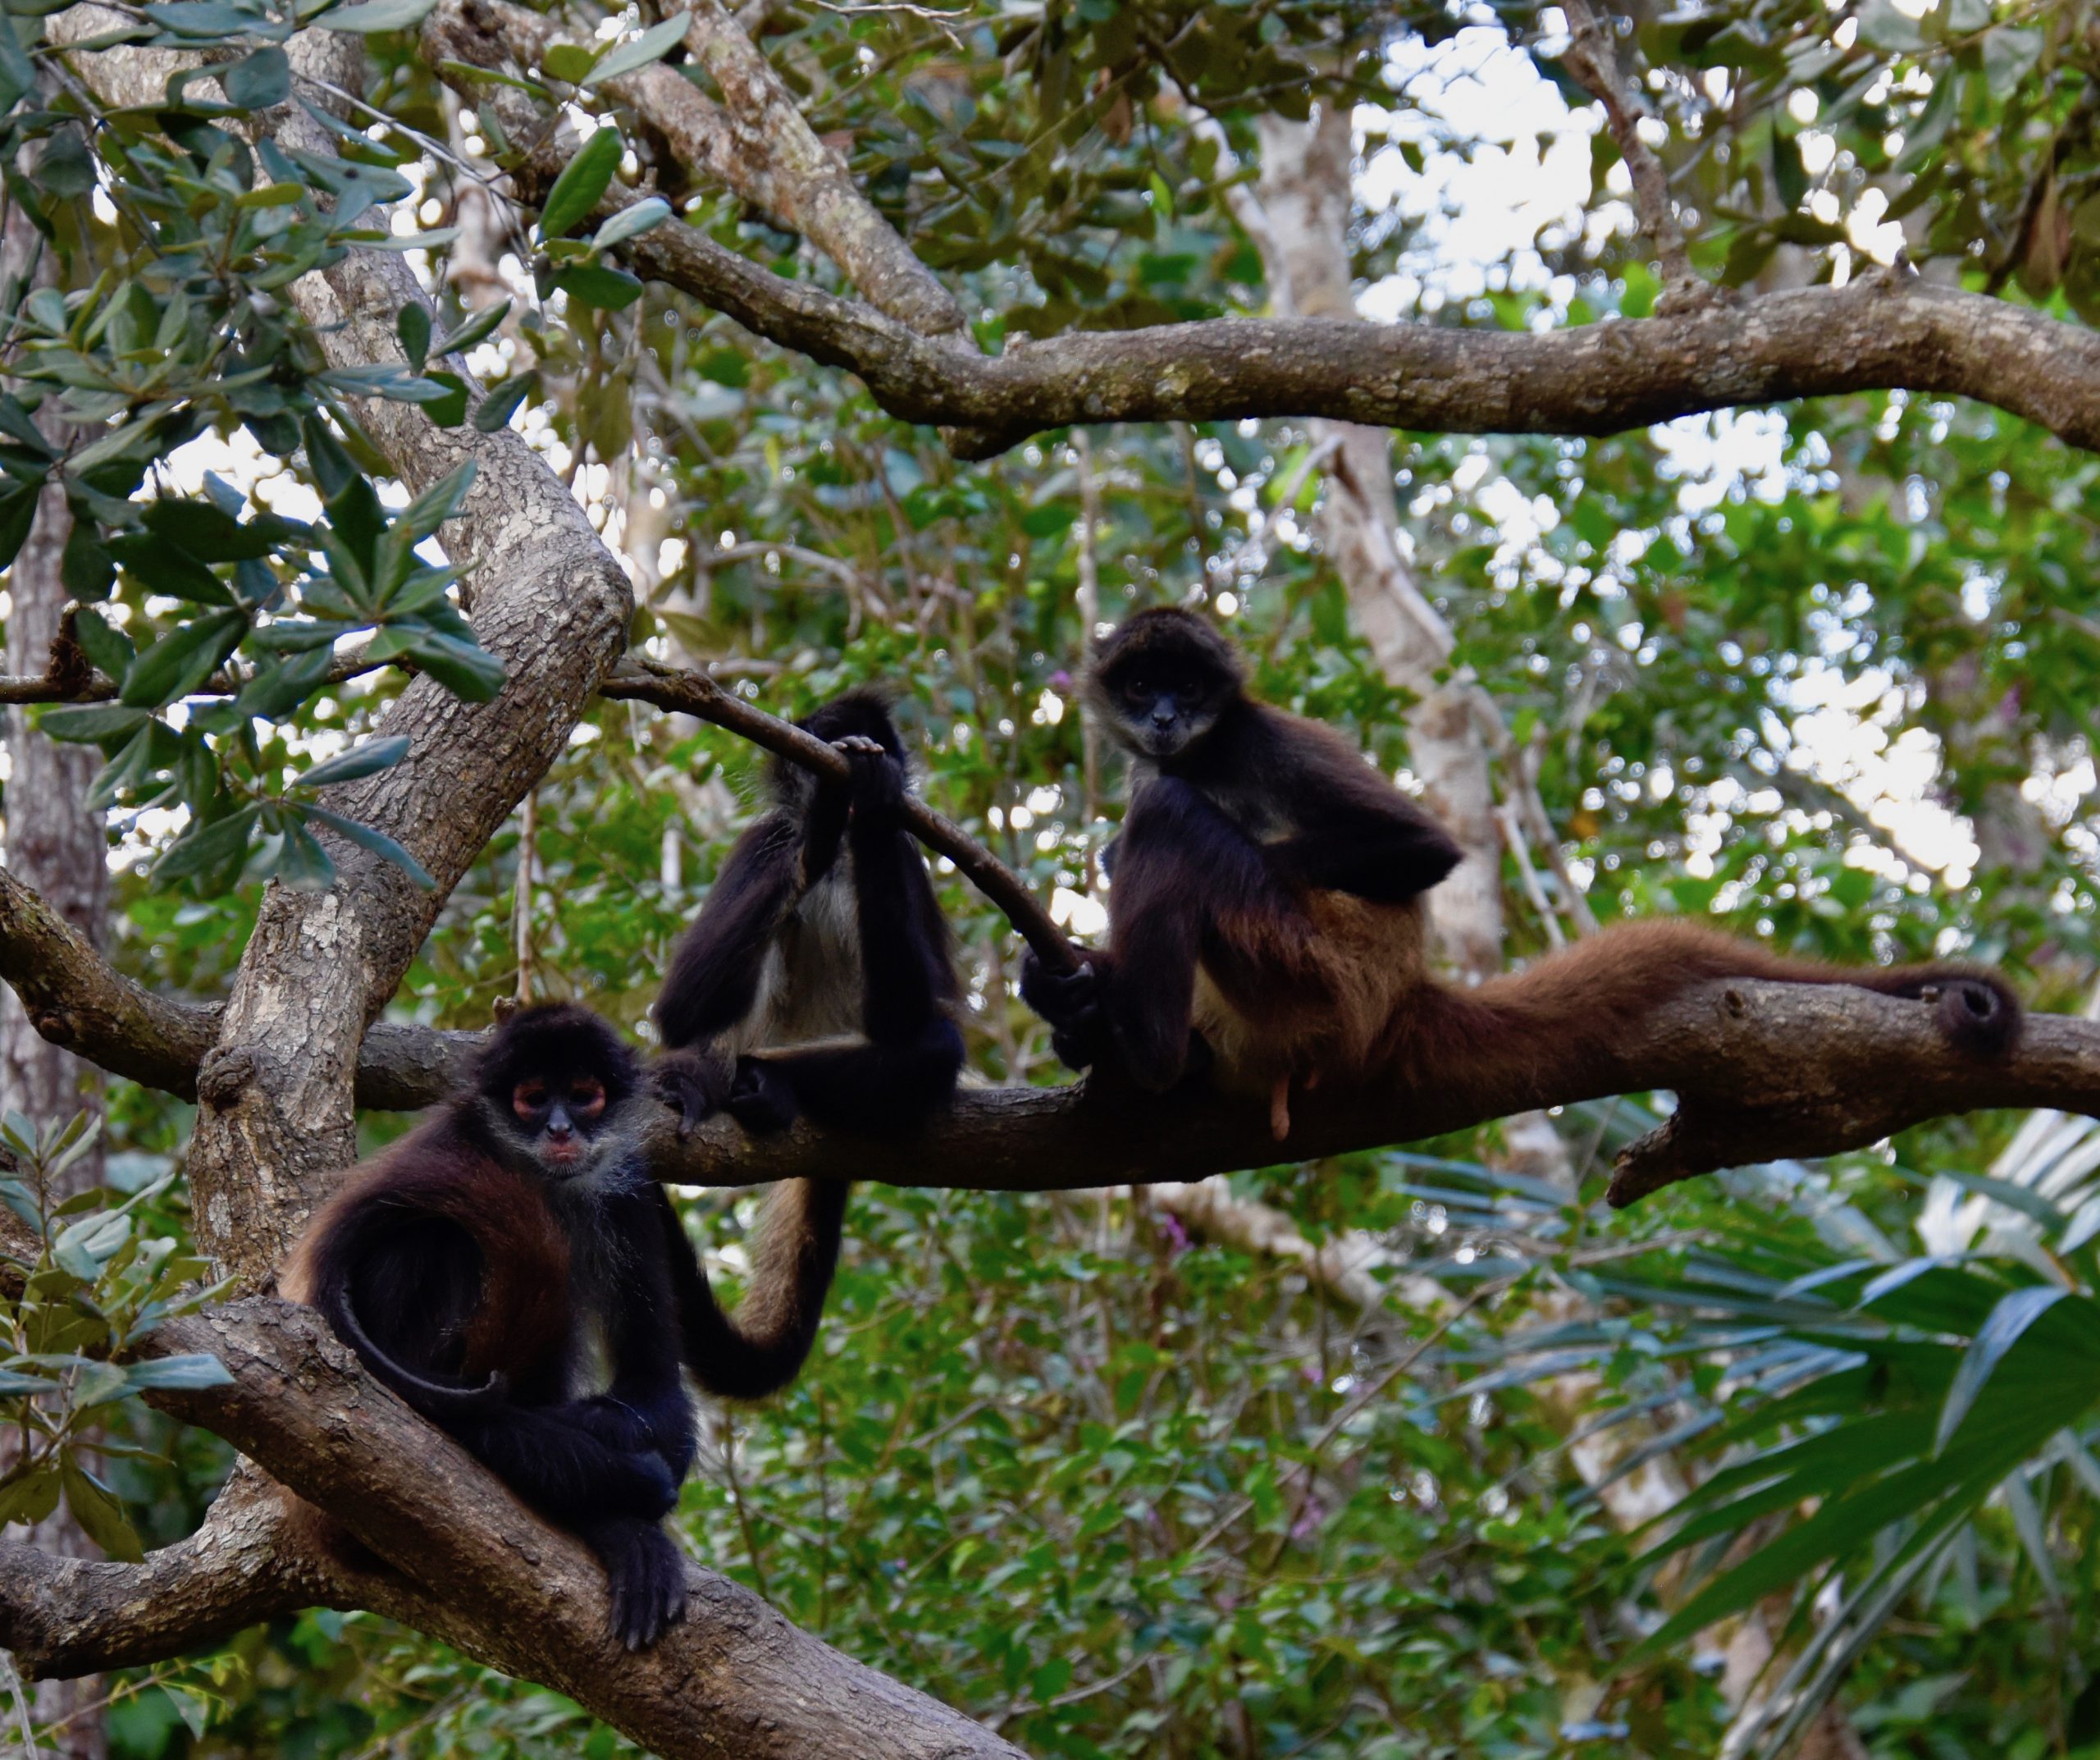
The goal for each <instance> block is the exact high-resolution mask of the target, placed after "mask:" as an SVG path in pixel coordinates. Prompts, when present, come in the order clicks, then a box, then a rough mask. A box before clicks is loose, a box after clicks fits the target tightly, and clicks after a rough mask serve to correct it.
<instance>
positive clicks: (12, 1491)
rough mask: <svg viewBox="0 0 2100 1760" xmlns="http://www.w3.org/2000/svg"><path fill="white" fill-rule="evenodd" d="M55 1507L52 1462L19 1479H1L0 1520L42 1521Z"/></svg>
mask: <svg viewBox="0 0 2100 1760" xmlns="http://www.w3.org/2000/svg"><path fill="white" fill-rule="evenodd" d="M57 1507H58V1469H57V1465H55V1464H53V1463H51V1462H48V1461H47V1462H45V1463H44V1464H43V1465H39V1466H37V1467H35V1468H33V1469H32V1470H30V1471H28V1472H26V1473H24V1474H22V1475H21V1478H19V1479H0V1524H5V1523H7V1522H23V1523H28V1524H32V1525H33V1524H34V1523H37V1522H40V1521H43V1520H44V1519H45V1518H46V1517H48V1515H50V1514H51V1512H52V1511H53V1510H55V1509H57Z"/></svg>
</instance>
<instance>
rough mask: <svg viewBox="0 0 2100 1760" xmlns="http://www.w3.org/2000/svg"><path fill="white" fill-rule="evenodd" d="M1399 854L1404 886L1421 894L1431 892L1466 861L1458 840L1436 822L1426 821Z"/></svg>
mask: <svg viewBox="0 0 2100 1760" xmlns="http://www.w3.org/2000/svg"><path fill="white" fill-rule="evenodd" d="M1395 855H1396V857H1397V858H1398V861H1399V868H1400V876H1399V877H1400V879H1401V881H1402V883H1403V884H1404V885H1408V886H1411V887H1413V889H1415V890H1416V891H1418V892H1427V891H1428V890H1429V889H1430V888H1431V887H1432V886H1434V885H1437V884H1438V883H1439V882H1440V881H1441V880H1444V879H1445V876H1446V875H1449V873H1450V871H1451V870H1452V869H1454V868H1455V867H1456V866H1458V865H1459V863H1460V862H1463V861H1464V860H1465V859H1466V853H1465V851H1463V849H1461V848H1459V845H1458V842H1457V840H1456V839H1454V838H1453V836H1452V835H1451V834H1450V833H1449V831H1447V830H1445V829H1444V827H1443V826H1442V825H1439V824H1437V823H1436V821H1435V820H1433V819H1425V820H1424V821H1422V823H1421V825H1418V827H1417V828H1416V835H1415V837H1414V838H1413V839H1409V840H1408V841H1405V842H1404V843H1402V845H1401V846H1400V848H1399V849H1398V850H1397V851H1395Z"/></svg>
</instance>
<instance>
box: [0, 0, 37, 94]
mask: <svg viewBox="0 0 2100 1760" xmlns="http://www.w3.org/2000/svg"><path fill="white" fill-rule="evenodd" d="M35 89H36V65H35V63H34V62H32V61H30V58H29V57H28V55H27V54H26V53H24V51H23V48H22V39H21V38H20V37H18V36H16V34H15V21H13V20H12V19H11V18H9V17H8V16H7V15H6V14H5V13H0V111H8V110H11V109H13V108H14V107H15V106H16V104H18V103H21V101H22V100H23V99H24V98H26V97H28V96H29V95H30V93H32V92H34V90H35Z"/></svg>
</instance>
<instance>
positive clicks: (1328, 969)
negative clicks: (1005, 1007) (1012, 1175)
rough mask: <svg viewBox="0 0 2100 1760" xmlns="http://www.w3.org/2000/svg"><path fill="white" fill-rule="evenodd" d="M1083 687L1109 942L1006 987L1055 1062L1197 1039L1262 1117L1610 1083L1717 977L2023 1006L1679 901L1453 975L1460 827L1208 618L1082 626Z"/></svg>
mask: <svg viewBox="0 0 2100 1760" xmlns="http://www.w3.org/2000/svg"><path fill="white" fill-rule="evenodd" d="M1087 701H1088V706H1089V713H1091V714H1092V715H1095V716H1098V718H1099V720H1100V722H1101V724H1102V725H1103V726H1104V727H1105V728H1106V729H1107V732H1108V734H1109V735H1110V737H1112V738H1114V739H1115V740H1116V743H1118V744H1120V745H1121V746H1122V747H1123V748H1124V750H1125V752H1128V753H1129V754H1130V757H1131V760H1132V765H1133V775H1134V787H1133V793H1132V797H1131V801H1130V810H1129V811H1128V812H1127V813H1126V814H1125V817H1124V821H1123V829H1122V832H1121V835H1120V836H1119V837H1118V838H1117V839H1116V842H1115V843H1114V845H1113V846H1112V855H1113V857H1114V860H1113V864H1112V878H1113V882H1114V884H1113V885H1112V889H1111V891H1110V894H1109V899H1108V918H1109V946H1108V949H1107V951H1106V952H1105V953H1089V956H1088V961H1089V963H1088V965H1087V966H1086V967H1085V968H1084V969H1082V970H1081V971H1079V972H1077V973H1075V974H1072V975H1069V976H1066V975H1061V974H1058V973H1054V972H1052V971H1049V970H1048V969H1047V968H1046V967H1043V966H1042V965H1041V964H1040V963H1039V962H1038V961H1037V960H1036V959H1035V958H1034V955H1033V954H1031V955H1029V958H1027V960H1026V961H1025V962H1024V964H1023V967H1022V977H1021V990H1022V994H1024V995H1025V997H1026V998H1027V999H1028V1000H1029V1003H1030V1004H1031V1005H1032V1006H1034V1008H1035V1009H1036V1010H1037V1011H1038V1012H1039V1013H1041V1014H1042V1015H1043V1017H1044V1018H1045V1019H1046V1020H1048V1021H1049V1022H1050V1023H1051V1025H1052V1027H1053V1028H1055V1029H1056V1030H1057V1031H1056V1036H1055V1041H1054V1042H1055V1044H1056V1045H1057V1050H1058V1053H1059V1054H1060V1055H1061V1056H1062V1057H1063V1058H1065V1060H1066V1062H1067V1063H1071V1064H1072V1065H1074V1066H1075V1067H1084V1066H1085V1065H1086V1064H1088V1063H1090V1062H1093V1060H1094V1059H1095V1058H1097V1057H1100V1056H1103V1055H1106V1056H1107V1058H1108V1059H1109V1060H1110V1061H1112V1063H1115V1064H1116V1065H1117V1066H1118V1067H1120V1068H1121V1070H1122V1071H1123V1072H1126V1073H1127V1074H1128V1075H1129V1076H1130V1078H1131V1079H1132V1080H1134V1081H1135V1082H1137V1084H1138V1085H1139V1086H1141V1087H1144V1088H1147V1089H1150V1090H1154V1091H1160V1090H1165V1089H1166V1088H1169V1087H1171V1086H1173V1085H1174V1084H1175V1083H1176V1081H1180V1079H1181V1077H1182V1076H1183V1074H1184V1073H1185V1071H1186V1070H1187V1069H1188V1068H1189V1063H1190V1059H1191V1056H1192V1054H1193V1055H1194V1057H1195V1058H1197V1059H1198V1061H1207V1062H1208V1063H1209V1064H1210V1065H1211V1076H1212V1082H1213V1084H1214V1086H1217V1087H1218V1088H1219V1089H1221V1090H1224V1091H1228V1092H1241V1093H1249V1094H1255V1095H1266V1096H1267V1099H1268V1101H1269V1113H1270V1127H1271V1131H1272V1132H1273V1133H1274V1135H1275V1136H1276V1138H1277V1140H1278V1141H1281V1140H1282V1139H1283V1138H1284V1137H1285V1136H1287V1135H1288V1134H1289V1131H1290V1091H1291V1086H1292V1085H1293V1084H1294V1083H1296V1084H1297V1085H1298V1086H1300V1087H1303V1088H1310V1087H1312V1086H1315V1085H1316V1084H1317V1083H1318V1082H1319V1081H1322V1080H1331V1081H1335V1082H1345V1083H1351V1084H1356V1083H1362V1082H1363V1081H1367V1080H1369V1079H1372V1078H1374V1077H1393V1078H1396V1079H1397V1080H1399V1081H1401V1082H1404V1083H1405V1084H1407V1085H1408V1086H1415V1087H1423V1086H1431V1085H1435V1084H1437V1083H1445V1084H1453V1083H1469V1084H1470V1083H1476V1082H1488V1083H1495V1084H1498V1085H1499V1086H1500V1091H1504V1092H1506V1091H1507V1090H1508V1086H1509V1084H1510V1083H1512V1082H1514V1083H1518V1084H1522V1083H1525V1082H1529V1083H1531V1084H1532V1086H1534V1088H1535V1089H1536V1091H1537V1092H1538V1093H1539V1095H1541V1104H1543V1103H1544V1102H1545V1100H1546V1099H1550V1098H1552V1097H1553V1096H1554V1094H1555V1092H1559V1094H1561V1095H1565V1094H1566V1093H1567V1092H1568V1091H1569V1090H1570V1088H1571V1086H1573V1085H1582V1084H1588V1085H1591V1087H1592V1091H1600V1092H1601V1091H1610V1090H1609V1081H1610V1078H1611V1076H1612V1072H1613V1069H1614V1065H1613V1063H1612V1054H1613V1049H1614V1045H1617V1044H1618V1043H1619V1042H1620V1041H1621V1040H1622V1038H1623V1029H1625V1028H1626V1027H1628V1026H1630V1025H1631V1024H1632V1022H1635V1021H1637V1019H1638V1018H1639V1017H1641V1015H1642V1014H1644V1013H1646V1012H1647V1011H1648V1010H1650V1009H1651V1008H1654V1007H1655V1005H1656V1004H1657V1003H1661V1002H1664V1001H1666V1000H1668V999H1669V998H1671V997H1672V996H1674V995H1677V994H1680V993H1681V992H1682V991H1683V990H1687V989H1688V988H1690V987H1691V985H1696V984H1698V983H1701V982H1703V981H1706V980H1708V979H1712V978H1723V977H1743V978H1769V979H1777V980H1781V981H1787V982H1792V983H1796V984H1851V985H1860V986H1861V987H1862V988H1865V989H1867V990H1878V991H1880V992H1882V993H1883V994H1887V995H1895V996H1905V997H1911V998H1914V999H1920V1000H1924V1001H1929V1002H1930V1003H1933V1006H1934V1008H1935V1009H1936V1011H1937V1015H1938V1021H1939V1023H1940V1025H1941V1026H1942V1028H1943V1031H1945V1032H1946V1033H1947V1035H1948V1037H1949V1039H1950V1040H1952V1042H1953V1043H1955V1044H1956V1045H1960V1046H1961V1047H1962V1048H1963V1049H1966V1050H1968V1051H1970V1052H1972V1053H1974V1054H1977V1055H1979V1056H1991V1055H1995V1054H1999V1053H2001V1052H2002V1051H2003V1050H2004V1049H2006V1047H2007V1046H2009V1045H2011V1042H2012V1040H2013V1039H2014V1037H2015V1036H2016V1035H2017V1033H2018V1031H2019V1029H2020V1003H2019V999H2017V998H2016V996H2015V995H2014V994H2013V993H2012V991H2011V989H2010V988H2009V987H2008V986H2007V985H2006V982H2005V981H2004V980H2003V979H2002V978H2001V977H1999V976H1997V974H1996V973H1994V972H1990V971H1980V970H1978V969H1976V968H1974V967H1966V966H1958V965H1929V966H1897V967H1837V966H1824V965H1818V964H1815V963H1812V962H1806V961H1801V960H1793V959H1787V958H1782V957H1780V956H1779V955H1777V954H1774V953H1769V952H1767V951H1766V950H1765V949H1763V948H1761V947H1759V946H1757V945H1755V944H1753V943H1749V942H1744V941H1738V940H1737V939H1733V937H1731V936H1728V935H1721V934H1719V933H1717V932H1715V931H1714V930H1710V929H1704V928H1701V927H1698V926H1695V925H1692V924H1689V923H1682V922H1644V923H1634V924H1628V925H1627V926H1623V927H1621V928H1617V929H1613V930H1609V931H1608V932H1606V933H1605V934H1603V935H1595V936H1592V937H1590V938H1589V939H1586V940H1583V941H1581V942H1578V943H1577V944H1575V945H1574V946H1573V947H1571V948H1568V949H1565V950H1564V951H1563V952H1561V953H1556V954H1554V956H1552V957H1551V958H1547V959H1544V960H1541V961H1540V962H1538V963H1537V964H1536V965H1534V966H1532V967H1530V968H1528V969H1527V970H1526V971H1521V972H1518V973H1514V974H1513V975H1510V976H1504V977H1499V978H1495V979H1494V980H1491V981H1490V982H1488V983H1486V984H1483V985H1481V986H1479V988H1477V989H1476V990H1453V989H1450V988H1448V987H1446V986H1445V985H1440V984H1439V983H1437V982H1436V980H1435V979H1434V978H1433V977H1431V976H1430V974H1429V971H1428V967H1427V953H1426V950H1425V943H1426V933H1425V919H1424V910H1423V905H1422V894H1424V893H1426V892H1427V891H1428V890H1429V889H1430V888H1431V887H1432V886H1434V885H1436V884H1437V882H1439V881H1440V880H1442V879H1443V878H1444V877H1445V875H1447V874H1448V873H1449V872H1450V871H1451V870H1452V869H1453V868H1454V866H1457V864H1458V862H1459V848H1458V846H1457V845H1456V844H1455V843H1453V842H1452V840H1451V839H1450V837H1449V834H1447V833H1446V832H1445V830H1444V828H1443V827H1442V826H1441V825H1439V824H1438V823H1437V822H1436V820H1435V819H1434V818H1433V817H1431V815H1430V814H1429V813H1428V812H1427V811H1425V810H1424V809H1423V808H1422V807H1419V806H1418V805H1417V804H1416V803H1415V802H1413V801H1412V800H1410V799H1409V798H1408V797H1407V796H1406V795H1405V794H1404V793H1401V792H1400V790H1399V789H1397V788H1396V787H1395V786H1394V785H1393V784H1392V783H1391V782H1390V781H1389V780H1388V779H1386V777H1385V776H1384V775H1381V774H1380V773H1379V771H1378V770H1376V769H1375V768H1373V767H1372V766H1370V765H1367V764H1366V763H1365V762H1364V761H1363V759H1362V758H1361V757H1359V756H1358V754H1357V752H1355V751H1354V748H1353V747H1350V746H1349V743H1347V742H1346V741H1344V739H1343V738H1340V735H1338V734H1335V733H1334V732H1333V731H1332V730H1331V729H1328V728H1326V727H1323V726H1322V725H1320V724H1319V723H1317V722H1315V721H1308V720H1302V719H1301V718H1299V716H1296V715H1288V714H1286V713H1285V712H1284V711H1281V710H1280V709H1276V708H1272V707H1271V706H1269V705H1267V704H1266V703H1262V702H1256V701H1255V700H1254V699H1253V698H1252V697H1249V696H1248V695H1247V693H1246V679H1245V672H1244V666H1243V664H1242V662H1241V661H1240V659H1239V654H1238V653H1237V651H1235V649H1234V648H1233V647H1232V645H1231V643H1230V642H1227V641H1226V639H1225V638H1224V637H1223V636H1221V635H1220V634H1219V633H1217V630H1215V629H1212V627H1211V626H1210V625H1209V624H1207V623H1205V622H1204V621H1203V619H1200V618H1198V617H1195V616H1193V615H1190V614H1189V613H1188V612H1185V611H1180V610H1169V609H1160V610H1148V611H1140V612H1139V613H1138V614H1137V615H1135V616H1134V617H1131V618H1130V619H1128V620H1127V621H1125V623H1124V624H1122V625H1121V627H1120V628H1118V629H1116V630H1115V631H1113V632H1112V633H1111V634H1109V635H1108V636H1107V638H1105V639H1104V640H1103V641H1102V642H1100V643H1099V644H1098V647H1096V649H1095V651H1094V654H1093V664H1092V665H1091V667H1090V668H1089V675H1088V679H1087ZM1192 1030H1193V1031H1192ZM1598 1084H1602V1086H1596V1085H1598Z"/></svg>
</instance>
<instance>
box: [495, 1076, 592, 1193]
mask: <svg viewBox="0 0 2100 1760" xmlns="http://www.w3.org/2000/svg"><path fill="white" fill-rule="evenodd" d="M510 1110H511V1112H512V1113H513V1114H514V1116H515V1117H516V1118H517V1120H518V1123H519V1125H520V1126H522V1127H523V1134H524V1135H526V1136H529V1138H530V1139H531V1141H532V1153H533V1154H535V1155H536V1157H537V1158H538V1159H539V1160H540V1161H541V1163H543V1164H544V1165H545V1166H546V1167H548V1168H551V1169H555V1170H558V1171H559V1170H566V1169H568V1168H576V1167H579V1166H581V1165H582V1163H583V1162H584V1160H585V1159H587V1151H588V1150H589V1147H590V1144H591V1138H592V1137H594V1136H596V1135H597V1132H598V1126H599V1124H600V1122H601V1121H602V1120H603V1119H604V1118H605V1082H604V1081H603V1080H602V1079H600V1077H596V1076H592V1075H579V1076H571V1077H568V1079H567V1080H566V1081H559V1080H555V1079H550V1077H545V1076H527V1077H525V1078H524V1079H523V1081H520V1082H518V1084H517V1085H516V1086H514V1087H513V1088H512V1089H511V1090H510Z"/></svg>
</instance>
